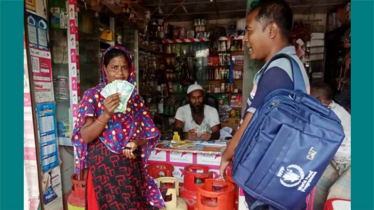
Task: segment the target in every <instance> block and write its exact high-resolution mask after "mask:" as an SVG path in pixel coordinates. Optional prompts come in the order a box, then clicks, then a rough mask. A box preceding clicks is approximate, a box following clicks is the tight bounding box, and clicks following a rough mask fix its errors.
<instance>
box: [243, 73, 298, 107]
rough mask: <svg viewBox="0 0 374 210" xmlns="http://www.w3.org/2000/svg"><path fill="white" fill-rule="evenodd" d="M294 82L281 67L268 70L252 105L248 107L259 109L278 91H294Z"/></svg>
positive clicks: (260, 82)
mask: <svg viewBox="0 0 374 210" xmlns="http://www.w3.org/2000/svg"><path fill="white" fill-rule="evenodd" d="M293 86H294V84H293V82H292V80H291V78H290V76H288V74H287V72H286V71H285V70H283V69H281V68H279V67H272V68H270V69H268V70H267V71H266V72H265V73H264V74H263V75H262V77H261V80H260V81H259V84H258V86H257V91H256V94H255V96H254V98H253V99H252V100H251V105H250V106H249V107H247V110H248V109H249V108H254V109H258V108H260V107H261V104H262V102H263V101H264V99H265V98H266V96H267V95H268V94H269V93H271V92H273V91H274V90H277V89H289V90H293Z"/></svg>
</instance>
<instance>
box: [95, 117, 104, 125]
mask: <svg viewBox="0 0 374 210" xmlns="http://www.w3.org/2000/svg"><path fill="white" fill-rule="evenodd" d="M96 121H97V122H98V123H99V124H100V125H104V126H105V125H106V124H105V123H103V122H101V121H100V120H99V118H97V119H96Z"/></svg>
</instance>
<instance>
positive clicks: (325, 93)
mask: <svg viewBox="0 0 374 210" xmlns="http://www.w3.org/2000/svg"><path fill="white" fill-rule="evenodd" d="M311 94H312V95H313V96H315V97H322V98H323V99H325V100H332V99H333V97H334V93H333V91H332V88H331V86H330V85H329V84H327V83H324V82H320V83H316V84H313V85H312V88H311Z"/></svg>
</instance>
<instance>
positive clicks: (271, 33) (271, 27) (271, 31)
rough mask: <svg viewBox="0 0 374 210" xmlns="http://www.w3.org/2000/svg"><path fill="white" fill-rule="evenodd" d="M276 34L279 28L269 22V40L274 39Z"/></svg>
mask: <svg viewBox="0 0 374 210" xmlns="http://www.w3.org/2000/svg"><path fill="white" fill-rule="evenodd" d="M278 33H279V27H278V26H277V24H275V22H271V23H270V24H269V25H268V35H269V37H270V39H274V38H275V37H276V36H277V34H278Z"/></svg>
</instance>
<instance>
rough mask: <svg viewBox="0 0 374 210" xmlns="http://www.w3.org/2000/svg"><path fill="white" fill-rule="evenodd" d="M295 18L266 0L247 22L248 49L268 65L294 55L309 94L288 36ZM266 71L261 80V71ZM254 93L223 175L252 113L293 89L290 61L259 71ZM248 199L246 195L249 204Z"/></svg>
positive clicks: (277, 1) (280, 0) (278, 1)
mask: <svg viewBox="0 0 374 210" xmlns="http://www.w3.org/2000/svg"><path fill="white" fill-rule="evenodd" d="M292 22H293V15H292V11H291V9H290V7H289V5H288V4H287V3H286V2H285V1H284V0H264V1H260V2H259V3H258V4H257V5H255V6H254V7H253V8H252V10H251V12H250V14H249V15H248V17H247V20H246V33H245V37H244V42H245V46H246V47H247V48H248V52H249V53H248V54H249V57H250V59H254V60H264V61H265V62H266V63H267V62H268V61H269V60H271V58H272V57H273V56H275V55H276V54H279V53H286V54H289V55H290V56H292V57H293V58H294V59H295V61H296V62H297V63H298V65H299V67H300V69H301V72H302V75H303V78H304V83H305V85H306V90H307V92H308V93H309V91H310V87H309V80H308V76H307V74H306V72H305V68H304V66H303V64H302V62H301V61H300V60H299V58H298V57H297V55H296V50H295V47H294V46H291V45H290V43H289V41H288V40H289V39H288V37H289V33H290V31H291V29H292ZM262 71H263V74H262V78H261V80H260V77H261V72H262ZM253 83H254V84H253V90H252V92H251V94H250V96H249V98H248V101H247V109H246V113H245V114H244V116H243V120H242V122H241V125H240V127H239V129H238V130H237V131H236V133H235V134H234V136H233V137H232V139H231V141H230V143H229V144H228V145H227V148H226V150H225V151H224V153H223V154H222V158H221V165H220V172H221V175H224V172H225V169H226V167H227V166H229V165H230V164H231V161H232V158H233V156H234V151H235V148H236V147H237V145H238V143H239V140H240V138H241V136H242V135H243V132H244V130H245V129H246V127H247V125H248V123H249V122H250V120H251V118H252V116H253V114H254V113H255V112H256V110H257V109H258V108H260V107H261V104H262V102H263V100H264V99H265V97H266V96H267V95H268V94H269V93H270V92H272V91H274V90H277V89H290V90H292V89H293V87H294V83H293V77H292V69H291V64H290V62H289V60H287V59H286V58H280V59H277V60H275V61H273V62H272V63H271V64H270V65H269V66H268V68H267V69H260V70H259V72H258V73H257V74H256V75H255V77H254V80H253ZM248 197H249V196H246V200H247V203H250V201H248Z"/></svg>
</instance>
